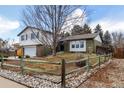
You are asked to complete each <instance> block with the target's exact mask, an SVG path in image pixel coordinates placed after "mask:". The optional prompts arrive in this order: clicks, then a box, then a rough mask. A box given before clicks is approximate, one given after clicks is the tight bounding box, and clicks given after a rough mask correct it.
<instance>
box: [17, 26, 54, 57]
mask: <svg viewBox="0 0 124 93" xmlns="http://www.w3.org/2000/svg"><path fill="white" fill-rule="evenodd" d="M43 34H45V35H43ZM18 37H19V43H20V46H21V47H22V48H23V55H24V56H26V55H28V56H30V57H35V56H37V57H41V56H45V55H47V54H49V51H48V49H46V47H45V46H44V44H43V42H44V41H42V40H45V39H46V38H47V39H48V38H52V34H51V32H49V31H42V30H40V29H37V28H35V27H26V28H25V29H23V30H22V31H21V32H20V33H19V34H18Z"/></svg>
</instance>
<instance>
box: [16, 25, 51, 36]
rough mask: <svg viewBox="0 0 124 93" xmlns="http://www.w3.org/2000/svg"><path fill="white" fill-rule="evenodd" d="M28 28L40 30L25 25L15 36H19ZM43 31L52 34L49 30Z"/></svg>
mask: <svg viewBox="0 0 124 93" xmlns="http://www.w3.org/2000/svg"><path fill="white" fill-rule="evenodd" d="M28 28H31V29H37V30H40V29H39V28H35V27H30V26H27V27H25V28H24V29H23V30H22V31H21V32H20V33H19V34H18V35H17V36H20V35H21V34H22V33H23V32H24V31H25V30H26V29H28ZM41 31H42V30H41ZM45 32H46V33H49V34H52V33H51V32H50V31H45Z"/></svg>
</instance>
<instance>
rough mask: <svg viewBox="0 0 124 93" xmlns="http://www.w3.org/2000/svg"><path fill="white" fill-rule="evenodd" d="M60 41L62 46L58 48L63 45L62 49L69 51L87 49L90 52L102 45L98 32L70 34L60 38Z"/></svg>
mask: <svg viewBox="0 0 124 93" xmlns="http://www.w3.org/2000/svg"><path fill="white" fill-rule="evenodd" d="M61 42H63V44H64V46H60V48H62V47H63V48H62V49H64V51H69V52H88V51H89V49H90V51H91V52H96V47H97V46H101V45H102V39H101V38H100V36H99V33H89V34H80V35H72V36H68V37H66V38H64V39H62V40H61Z"/></svg>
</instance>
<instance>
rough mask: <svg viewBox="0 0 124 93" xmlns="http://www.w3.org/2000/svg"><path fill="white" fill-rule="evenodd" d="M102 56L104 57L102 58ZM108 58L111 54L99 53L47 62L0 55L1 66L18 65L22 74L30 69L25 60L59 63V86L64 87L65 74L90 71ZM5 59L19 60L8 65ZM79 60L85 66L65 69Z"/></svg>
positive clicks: (38, 61) (45, 62)
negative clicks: (84, 63)
mask: <svg viewBox="0 0 124 93" xmlns="http://www.w3.org/2000/svg"><path fill="white" fill-rule="evenodd" d="M103 58H104V59H103ZM110 58H112V55H111V54H109V55H99V56H98V57H89V56H88V57H87V58H83V59H80V60H75V61H69V62H67V61H66V60H65V59H62V61H61V62H47V61H40V60H26V59H23V58H21V59H10V58H2V57H1V59H0V60H1V68H4V66H10V67H13V68H14V67H18V68H20V69H21V73H22V74H24V71H25V70H31V71H32V69H30V68H27V67H26V66H25V62H27V61H29V62H36V63H40V64H55V65H59V66H61V72H60V73H59V76H61V87H62V88H65V87H66V83H65V81H66V76H67V75H69V74H71V73H74V72H78V71H83V70H85V71H90V69H91V67H92V68H94V67H95V66H99V67H100V65H101V64H102V63H104V62H105V61H107V60H109V59H110ZM91 59H96V61H97V62H95V64H92V65H91V64H90V61H91ZM5 60H11V61H15V60H16V61H19V62H20V65H10V64H5V63H4V62H5ZM79 62H86V65H85V66H82V67H79V68H76V69H73V70H71V71H66V65H67V64H72V63H74V64H76V63H79ZM33 70H34V71H36V72H37V69H33ZM42 73H46V74H52V75H58V74H55V73H54V74H53V73H51V72H47V71H42Z"/></svg>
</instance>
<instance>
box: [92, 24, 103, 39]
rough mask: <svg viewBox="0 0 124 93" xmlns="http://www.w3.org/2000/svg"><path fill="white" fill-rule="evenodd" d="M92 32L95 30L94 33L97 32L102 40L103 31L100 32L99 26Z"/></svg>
mask: <svg viewBox="0 0 124 93" xmlns="http://www.w3.org/2000/svg"><path fill="white" fill-rule="evenodd" d="M94 30H95V32H94V33H98V32H99V35H100V38H101V39H102V38H103V31H102V28H101V26H100V25H99V24H98V25H97V26H96V27H95V29H94Z"/></svg>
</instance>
